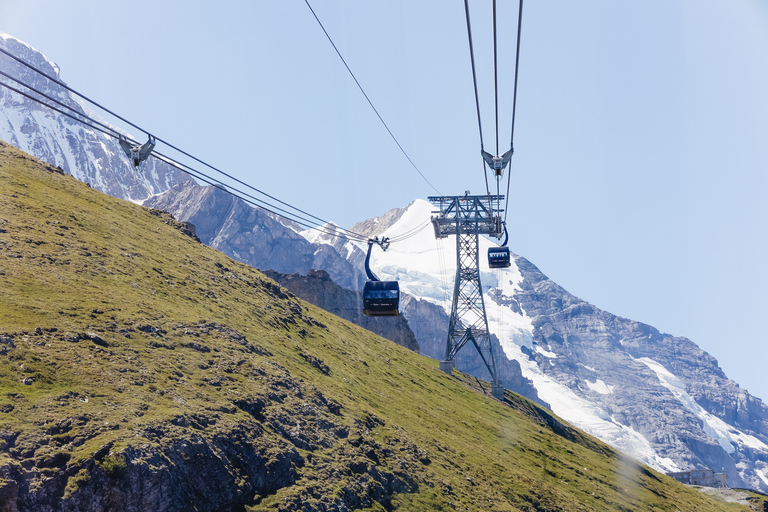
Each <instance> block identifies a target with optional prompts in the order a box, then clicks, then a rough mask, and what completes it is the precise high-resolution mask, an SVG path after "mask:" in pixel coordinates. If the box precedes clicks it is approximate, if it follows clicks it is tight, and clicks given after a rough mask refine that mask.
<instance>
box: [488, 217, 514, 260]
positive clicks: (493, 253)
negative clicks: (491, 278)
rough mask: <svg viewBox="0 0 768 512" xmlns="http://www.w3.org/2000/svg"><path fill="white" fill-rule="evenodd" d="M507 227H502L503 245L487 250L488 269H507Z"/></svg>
mask: <svg viewBox="0 0 768 512" xmlns="http://www.w3.org/2000/svg"><path fill="white" fill-rule="evenodd" d="M507 238H509V235H508V234H507V226H504V243H503V244H501V246H499V247H491V248H489V249H488V266H489V267H490V268H507V267H509V265H510V263H509V247H507Z"/></svg>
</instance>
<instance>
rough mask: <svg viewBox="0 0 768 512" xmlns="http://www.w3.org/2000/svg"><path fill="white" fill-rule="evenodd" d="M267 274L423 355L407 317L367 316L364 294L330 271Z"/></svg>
mask: <svg viewBox="0 0 768 512" xmlns="http://www.w3.org/2000/svg"><path fill="white" fill-rule="evenodd" d="M264 274H265V275H266V276H267V277H270V278H272V279H274V280H275V281H277V283H278V284H280V286H283V287H285V288H286V289H287V290H288V291H290V292H291V293H293V294H294V295H296V296H297V297H299V298H300V299H303V300H306V301H307V302H310V303H312V304H314V305H315V306H318V307H321V308H323V309H324V310H326V311H328V312H329V313H333V314H334V315H336V316H338V317H340V318H343V319H344V320H349V321H350V322H352V323H354V324H357V325H359V326H360V327H363V328H365V329H368V330H369V331H371V332H374V333H376V334H378V335H379V336H381V337H382V338H386V339H388V340H390V341H394V342H395V343H397V344H398V345H401V346H403V347H405V348H407V349H410V350H413V351H414V352H416V353H418V352H419V343H418V342H417V341H416V337H415V336H414V333H413V331H412V330H411V328H410V326H409V323H408V320H406V317H405V316H402V315H401V316H398V317H369V316H365V315H364V314H363V296H362V292H360V291H354V290H347V289H345V288H342V287H341V286H339V285H338V284H336V283H335V282H333V280H332V279H331V277H330V275H328V272H326V271H324V270H310V271H309V272H307V275H305V276H302V275H300V274H297V273H293V274H281V273H279V272H275V271H273V270H266V271H264Z"/></svg>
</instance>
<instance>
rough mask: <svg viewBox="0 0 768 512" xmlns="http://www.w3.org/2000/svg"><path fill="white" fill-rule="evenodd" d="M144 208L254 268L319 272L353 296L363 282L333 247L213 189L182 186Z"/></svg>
mask: <svg viewBox="0 0 768 512" xmlns="http://www.w3.org/2000/svg"><path fill="white" fill-rule="evenodd" d="M144 205H145V206H147V207H151V208H158V209H161V210H164V211H166V212H169V213H170V214H172V215H173V216H174V217H175V218H177V219H180V220H182V221H185V222H190V223H192V224H194V225H195V228H196V233H197V236H198V237H199V239H200V240H201V241H202V242H203V243H204V244H206V245H209V246H211V247H213V248H215V249H218V250H220V251H221V252H223V253H224V254H226V255H228V256H230V257H232V258H234V259H236V260H238V261H242V262H243V263H247V264H249V265H251V266H253V267H256V268H259V269H264V270H267V269H268V270H275V271H277V272H281V273H293V272H298V273H301V274H305V273H306V272H308V271H309V270H311V269H316V268H322V269H324V270H325V271H326V272H328V274H330V276H331V277H332V278H333V280H334V281H336V282H337V283H338V284H339V285H341V286H343V287H345V288H349V289H353V290H357V289H360V288H361V287H362V285H363V283H364V282H365V277H364V275H363V273H362V272H361V271H360V270H358V269H356V268H355V267H354V266H353V265H352V264H351V263H350V262H348V261H347V260H346V259H344V258H343V257H342V256H341V255H339V253H338V252H337V251H336V249H335V248H334V247H333V246H331V245H328V244H320V245H315V244H312V243H310V242H309V241H308V240H307V239H306V238H304V237H303V236H301V235H299V234H298V233H297V231H296V229H294V228H290V227H286V226H285V225H284V223H283V222H285V221H284V220H279V219H277V218H276V217H275V216H274V215H272V214H270V213H269V212H267V211H265V210H262V209H258V208H254V207H252V206H250V205H248V204H247V203H245V202H244V201H243V200H241V199H238V198H236V197H233V196H231V195H230V194H227V193H226V192H224V191H221V190H219V189H217V188H215V187H204V186H200V185H195V184H192V183H183V184H180V185H178V186H176V187H172V188H171V189H170V190H168V191H167V192H166V193H164V194H162V195H159V196H156V197H152V198H150V199H148V200H147V201H145V202H144ZM340 243H341V244H343V243H344V241H343V240H341V241H340Z"/></svg>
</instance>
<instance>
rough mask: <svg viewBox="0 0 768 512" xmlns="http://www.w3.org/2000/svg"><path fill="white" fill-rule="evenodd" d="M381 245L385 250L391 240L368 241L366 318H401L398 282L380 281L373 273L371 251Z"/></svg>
mask: <svg viewBox="0 0 768 512" xmlns="http://www.w3.org/2000/svg"><path fill="white" fill-rule="evenodd" d="M374 243H376V244H379V245H380V246H381V248H382V249H383V250H385V251H386V250H387V247H389V240H388V239H386V238H384V239H382V240H379V238H378V237H375V238H373V239H370V240H368V254H367V255H366V257H365V273H366V274H367V275H368V279H369V281H367V282H366V283H365V286H364V287H363V314H364V315H366V316H399V315H400V284H399V283H398V282H397V281H380V280H379V278H378V277H376V275H374V273H373V272H371V267H370V261H371V249H372V248H373V244H374Z"/></svg>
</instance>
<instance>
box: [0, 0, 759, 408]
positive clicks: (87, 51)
mask: <svg viewBox="0 0 768 512" xmlns="http://www.w3.org/2000/svg"><path fill="white" fill-rule="evenodd" d="M311 3H312V6H313V7H314V9H315V11H316V12H317V14H318V16H319V17H320V19H321V21H322V22H323V23H324V25H325V27H326V29H327V30H328V31H329V33H330V34H331V37H332V38H333V39H334V41H335V43H336V45H337V46H338V47H339V50H340V51H341V52H342V54H343V55H344V57H345V59H346V60H347V63H348V64H349V65H350V67H351V68H352V70H353V71H354V73H355V74H356V76H357V78H358V80H359V81H360V82H361V84H362V86H363V88H364V89H365V91H366V93H367V94H368V96H369V97H370V98H371V100H372V101H373V103H374V105H375V106H376V108H377V109H378V111H379V113H380V114H381V115H382V117H383V118H384V120H385V121H386V122H387V124H388V125H389V127H390V129H391V130H392V132H393V133H394V134H395V136H396V137H397V139H398V140H399V142H400V143H401V144H402V146H403V148H404V149H405V151H406V152H407V153H408V155H409V156H410V157H411V159H412V160H413V161H414V162H415V163H416V165H417V166H418V167H419V169H420V170H421V171H422V173H423V174H424V175H425V176H426V177H427V179H428V180H429V181H430V182H431V183H432V184H433V185H434V186H435V188H436V189H437V190H438V191H439V193H440V194H444V195H454V194H462V193H464V191H465V190H470V191H471V192H472V193H483V192H484V190H485V182H484V180H483V175H482V166H481V160H480V156H479V147H480V141H479V136H478V126H477V118H476V112H475V104H474V95H473V90H472V75H471V68H470V61H469V50H468V43H467V34H466V21H465V18H464V5H463V2H461V1H460V0H453V1H451V2H447V1H445V0H420V1H413V0H390V1H387V2H383V1H373V0H365V1H363V0H354V1H352V0H347V1H341V0H335V1H330V0H311ZM490 4H491V2H490V1H487V0H485V1H479V0H471V1H470V7H471V14H472V21H473V35H474V36H475V41H474V44H475V52H476V59H477V66H478V72H479V75H478V81H479V85H480V96H481V97H480V102H481V109H482V112H481V114H482V118H483V132H484V136H485V146H486V149H489V150H491V152H495V136H494V126H493V89H492V85H493V84H492V67H491V64H492V47H491V39H490V36H491V11H490ZM498 4H499V12H498V19H499V26H500V35H499V66H500V80H499V86H500V95H501V109H500V125H501V126H500V140H501V142H500V146H501V147H500V151H504V150H505V149H507V147H508V145H509V131H510V123H511V99H512V85H513V81H512V73H513V64H514V36H515V31H516V24H517V4H515V3H511V2H498ZM0 31H3V32H6V33H8V34H10V35H12V36H14V37H17V38H19V39H21V40H23V41H25V42H27V43H28V44H30V45H32V46H33V47H35V48H37V49H38V50H40V51H42V52H43V53H44V54H46V56H48V58H49V59H51V60H53V61H54V62H56V63H57V64H59V66H60V67H61V76H62V79H63V80H65V81H66V82H67V83H68V84H69V85H70V86H72V87H73V88H75V89H77V90H78V91H80V92H82V93H84V94H86V95H88V96H90V97H91V98H93V99H95V100H97V101H99V102H101V103H103V104H104V105H106V106H108V107H109V108H111V109H112V110H115V111H116V112H118V113H120V114H121V115H123V116H124V117H127V118H129V119H131V120H132V121H134V122H135V123H136V124H138V125H140V126H142V127H145V128H146V129H148V130H149V131H152V132H153V133H155V134H156V135H158V136H159V137H161V138H163V139H165V140H168V141H169V142H171V143H173V144H175V145H177V146H179V147H181V148H184V149H186V150H187V151H189V152H191V153H193V154H195V155H197V156H199V157H200V158H202V159H204V160H206V161H209V162H210V163H212V164H214V165H216V166H218V167H220V168H222V169H224V170H227V171H228V172H230V173H233V174H236V175H237V176H239V177H241V178H242V179H244V180H246V181H248V182H249V183H252V184H253V185H255V186H257V187H259V188H261V189H262V190H265V191H267V192H269V193H270V194H273V195H275V196H277V197H279V198H280V199H282V200H284V201H287V202H289V203H292V204H294V205H296V206H299V207H301V208H302V209H304V210H307V211H309V212H310V213H312V214H314V215H317V216H319V217H321V218H324V219H327V220H333V221H335V222H336V223H338V224H340V225H342V226H345V227H348V226H350V225H351V224H353V223H354V222H356V221H359V220H363V219H366V218H369V217H372V216H376V215H381V214H382V213H384V212H385V211H387V210H388V209H390V208H394V207H402V206H405V205H407V204H408V203H409V202H411V201H412V200H413V199H415V198H419V197H421V198H425V197H427V196H429V195H436V194H437V192H436V191H435V190H434V189H433V188H432V187H430V186H429V185H428V184H427V183H426V182H425V181H424V180H423V179H422V178H421V177H420V176H419V175H418V173H417V172H416V171H415V170H414V169H413V168H412V167H411V165H410V163H409V162H408V161H407V160H406V159H405V157H404V156H403V155H402V153H401V152H400V150H399V149H398V148H397V146H396V145H395V143H394V142H393V141H392V140H391V139H390V137H389V135H388V134H387V132H386V130H385V129H384V127H383V126H382V125H381V123H380V122H379V120H378V118H377V117H376V115H375V114H374V112H373V111H372V110H371V109H370V107H369V106H368V104H367V103H366V101H365V99H364V97H363V96H362V94H361V93H360V92H359V90H358V89H357V87H356V85H355V84H354V82H353V81H352V79H351V78H350V76H349V75H348V73H347V71H346V69H345V68H344V67H343V64H342V63H341V61H340V60H339V59H338V57H337V56H336V54H335V52H334V51H333V48H332V47H331V46H330V44H329V43H328V41H327V40H326V39H325V36H324V35H323V33H322V31H321V29H320V27H319V26H318V25H317V23H316V21H315V20H314V18H313V17H312V14H311V13H310V11H309V9H308V8H307V6H306V4H305V3H304V1H303V0H280V1H277V0H271V1H268V0H252V1H227V2H217V3H215V4H214V2H207V1H206V2H202V1H189V0H185V1H151V2H150V1H140V0H135V1H132V2H119V3H118V2H104V1H102V0H78V1H74V2H61V1H60V0H0ZM137 135H138V134H137ZM158 149H160V150H161V151H163V150H164V148H163V147H158ZM511 172H512V191H511V194H510V195H511V197H510V211H509V217H508V219H507V220H508V228H509V232H510V243H509V245H510V248H511V249H512V251H514V252H515V253H517V254H520V255H522V256H524V257H526V258H528V259H529V260H531V261H532V262H533V263H534V264H535V265H537V266H538V267H539V268H540V269H541V270H542V271H543V272H544V273H545V274H547V275H548V276H549V277H551V278H552V279H553V280H555V281H556V282H557V283H559V284H560V285H562V286H563V287H565V289H567V290H568V291H570V292H571V293H573V294H575V295H577V296H579V297H580V298H582V299H584V300H587V301H589V302H591V303H592V304H595V305H596V306H598V307H600V308H602V309H605V310H607V311H609V312H611V313H615V314H617V315H620V316H623V317H627V318H631V319H633V320H638V321H641V322H646V323H649V324H651V325H653V326H655V327H657V328H658V329H660V330H661V331H662V332H668V333H670V334H673V335H676V336H686V337H689V338H691V339H692V340H693V341H694V342H696V343H697V344H699V346H701V347H702V348H703V349H704V350H706V351H708V352H709V353H710V354H712V355H713V356H715V357H716V358H717V359H718V360H719V361H720V364H721V366H722V367H723V369H724V370H725V372H726V374H727V375H728V376H729V377H731V378H732V379H734V380H736V381H737V382H739V383H740V384H741V385H742V387H745V388H746V389H748V390H749V391H750V392H751V393H753V394H755V395H757V396H759V397H761V398H763V399H766V400H768V379H766V378H765V376H764V366H765V363H766V360H768V348H767V346H768V334H766V332H768V331H767V330H766V317H768V298H767V297H768V294H767V293H766V290H768V270H766V267H765V261H766V253H768V241H767V239H766V235H768V229H767V228H768V201H767V200H766V197H767V196H768V3H766V2H765V1H764V0H731V1H728V2H722V1H715V0H624V1H621V2H616V1H611V0H583V1H581V2H571V1H563V0H560V1H558V0H545V1H533V0H529V1H528V2H526V3H525V7H524V15H523V37H522V47H521V63H520V79H519V90H518V113H517V120H516V127H515V156H514V157H513V160H512V164H511Z"/></svg>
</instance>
